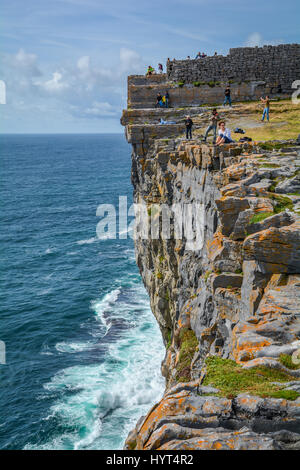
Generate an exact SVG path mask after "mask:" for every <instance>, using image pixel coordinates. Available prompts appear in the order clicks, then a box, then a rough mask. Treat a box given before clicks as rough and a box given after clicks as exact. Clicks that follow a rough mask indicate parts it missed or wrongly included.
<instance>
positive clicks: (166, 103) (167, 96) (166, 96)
mask: <svg viewBox="0 0 300 470" xmlns="http://www.w3.org/2000/svg"><path fill="white" fill-rule="evenodd" d="M165 99H166V101H165V106H166V108H168V107H169V99H170V95H169V93H168V92H167V91H166V93H165Z"/></svg>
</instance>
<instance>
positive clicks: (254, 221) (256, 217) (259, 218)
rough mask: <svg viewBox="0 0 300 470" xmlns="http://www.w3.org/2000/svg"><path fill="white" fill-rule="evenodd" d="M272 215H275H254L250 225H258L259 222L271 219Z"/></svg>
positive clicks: (270, 213) (269, 213)
mask: <svg viewBox="0 0 300 470" xmlns="http://www.w3.org/2000/svg"><path fill="white" fill-rule="evenodd" d="M271 215H274V212H259V213H258V214H254V216H253V217H252V218H251V219H250V224H257V222H261V221H262V220H265V219H267V218H268V217H271Z"/></svg>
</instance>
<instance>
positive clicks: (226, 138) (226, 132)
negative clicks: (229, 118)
mask: <svg viewBox="0 0 300 470" xmlns="http://www.w3.org/2000/svg"><path fill="white" fill-rule="evenodd" d="M218 133H219V135H218V138H217V141H216V145H222V144H231V143H232V142H233V140H232V138H231V132H230V129H228V127H225V121H220V122H219V132H218Z"/></svg>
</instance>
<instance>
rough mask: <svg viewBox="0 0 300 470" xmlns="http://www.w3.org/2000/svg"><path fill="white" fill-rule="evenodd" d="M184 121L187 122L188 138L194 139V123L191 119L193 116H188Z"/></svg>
mask: <svg viewBox="0 0 300 470" xmlns="http://www.w3.org/2000/svg"><path fill="white" fill-rule="evenodd" d="M184 123H185V129H186V138H187V139H192V127H193V124H194V123H193V121H192V120H191V116H187V117H186V119H185V121H184Z"/></svg>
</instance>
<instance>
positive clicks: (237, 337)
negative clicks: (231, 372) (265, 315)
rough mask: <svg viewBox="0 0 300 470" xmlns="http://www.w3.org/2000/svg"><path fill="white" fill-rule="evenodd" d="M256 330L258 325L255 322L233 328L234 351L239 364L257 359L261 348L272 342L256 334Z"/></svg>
mask: <svg viewBox="0 0 300 470" xmlns="http://www.w3.org/2000/svg"><path fill="white" fill-rule="evenodd" d="M262 323H263V322H262ZM256 331H258V325H257V324H253V323H251V324H249V323H248V324H244V325H242V326H241V325H238V326H237V327H235V328H234V329H233V332H232V339H233V347H232V353H233V357H234V359H235V361H236V362H237V363H238V364H241V363H244V362H245V361H250V360H252V359H255V358H256V357H257V352H258V351H259V350H260V349H262V348H264V347H266V346H270V345H271V344H272V340H269V339H268V338H265V337H264V336H260V335H258V334H256Z"/></svg>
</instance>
